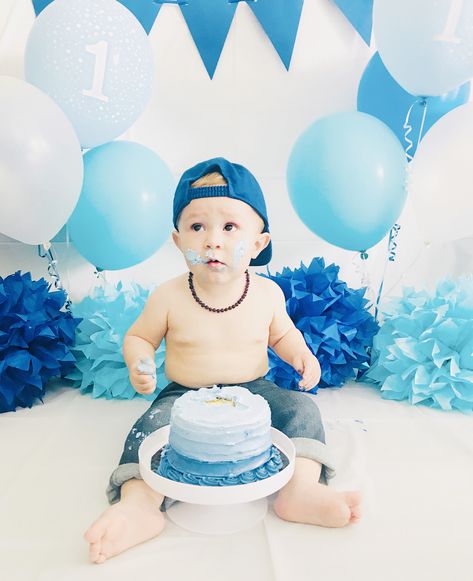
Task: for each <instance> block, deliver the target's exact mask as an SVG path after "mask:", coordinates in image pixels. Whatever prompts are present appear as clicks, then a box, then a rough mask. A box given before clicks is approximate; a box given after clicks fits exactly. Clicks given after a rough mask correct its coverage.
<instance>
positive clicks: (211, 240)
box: [205, 234, 221, 250]
mask: <svg viewBox="0 0 473 581" xmlns="http://www.w3.org/2000/svg"><path fill="white" fill-rule="evenodd" d="M205 247H206V248H208V249H209V250H212V249H215V248H220V247H221V240H220V239H219V237H218V235H216V234H211V235H210V236H209V237H208V238H207V241H206V244H205Z"/></svg>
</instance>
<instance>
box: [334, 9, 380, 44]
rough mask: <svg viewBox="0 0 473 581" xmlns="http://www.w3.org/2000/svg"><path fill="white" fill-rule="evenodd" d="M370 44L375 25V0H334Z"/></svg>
mask: <svg viewBox="0 0 473 581" xmlns="http://www.w3.org/2000/svg"><path fill="white" fill-rule="evenodd" d="M334 2H335V4H336V5H337V6H338V7H339V8H340V10H341V11H342V12H343V14H345V16H346V17H347V18H348V20H349V21H350V22H351V23H352V25H353V26H354V27H355V28H356V30H357V31H358V33H359V35H360V36H361V38H362V39H363V40H364V41H365V42H366V44H367V45H368V46H369V45H370V42H371V29H372V27H373V0H334Z"/></svg>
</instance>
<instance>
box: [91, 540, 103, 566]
mask: <svg viewBox="0 0 473 581" xmlns="http://www.w3.org/2000/svg"><path fill="white" fill-rule="evenodd" d="M101 546H102V542H101V541H98V542H97V543H90V545H89V559H90V561H91V562H92V563H97V562H98V561H97V559H98V558H99V556H100V550H101Z"/></svg>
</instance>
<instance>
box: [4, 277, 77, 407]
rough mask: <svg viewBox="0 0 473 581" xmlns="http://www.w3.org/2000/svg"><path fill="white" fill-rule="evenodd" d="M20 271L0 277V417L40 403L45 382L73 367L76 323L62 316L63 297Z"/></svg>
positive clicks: (41, 280) (58, 292) (41, 281)
mask: <svg viewBox="0 0 473 581" xmlns="http://www.w3.org/2000/svg"><path fill="white" fill-rule="evenodd" d="M49 288H50V287H49V285H48V283H47V282H46V281H45V280H44V278H41V279H40V280H36V281H34V280H31V273H29V272H27V273H25V274H21V273H20V271H18V272H16V273H15V274H11V275H9V276H7V277H6V278H2V277H0V412H7V411H14V410H15V409H16V408H17V407H31V406H32V405H33V403H34V401H35V400H36V399H39V400H41V401H42V396H43V395H44V393H45V384H46V382H47V381H48V379H50V378H52V377H57V376H64V375H65V374H66V373H67V372H68V371H69V370H70V369H72V368H73V366H74V357H73V355H72V353H71V350H70V347H71V346H72V345H73V344H74V338H75V329H76V326H77V325H78V323H79V319H75V318H74V317H73V316H72V315H71V313H68V312H66V311H62V310H61V309H62V307H63V306H64V304H65V302H66V298H67V297H66V293H65V292H64V291H62V290H58V291H53V292H50V290H49Z"/></svg>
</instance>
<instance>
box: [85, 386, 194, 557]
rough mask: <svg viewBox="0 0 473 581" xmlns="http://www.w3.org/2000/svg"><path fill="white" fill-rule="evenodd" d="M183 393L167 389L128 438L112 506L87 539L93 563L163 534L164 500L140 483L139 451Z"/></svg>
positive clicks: (111, 488) (109, 491) (116, 473)
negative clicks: (162, 510) (162, 506)
mask: <svg viewBox="0 0 473 581" xmlns="http://www.w3.org/2000/svg"><path fill="white" fill-rule="evenodd" d="M184 391H185V388H182V387H180V386H177V384H170V385H169V386H168V387H166V388H165V389H164V390H163V391H162V392H161V394H160V395H159V396H158V398H156V400H155V401H154V402H153V403H152V405H151V407H150V408H149V409H148V411H147V412H146V413H145V414H143V416H141V418H140V419H139V420H138V421H137V422H136V423H135V425H134V426H133V428H132V429H131V431H130V433H129V434H128V437H127V439H126V442H125V446H124V450H123V454H122V456H121V458H120V463H119V466H118V467H117V469H116V470H114V472H113V474H112V476H111V478H110V485H109V487H108V489H107V496H108V499H109V502H110V503H111V504H112V506H111V507H110V508H108V509H107V510H106V511H105V512H103V513H102V514H101V515H100V517H99V518H98V519H97V520H96V521H95V522H94V523H93V524H92V526H90V527H89V529H88V530H87V532H86V533H85V535H84V537H85V540H86V541H87V542H88V543H89V556H90V560H91V561H93V562H95V563H103V562H104V561H105V560H106V559H108V558H110V557H113V556H114V555H117V554H118V553H121V552H122V551H125V550H126V549H129V548H130V547H133V546H135V545H137V544H139V543H142V542H143V541H146V540H148V539H151V538H153V537H155V536H157V535H159V533H160V532H161V531H162V530H163V528H164V523H165V521H164V516H163V513H162V512H161V511H160V506H161V504H162V502H163V496H162V495H161V494H159V493H157V492H155V491H154V490H152V489H151V488H150V487H149V486H148V485H147V484H146V483H145V482H144V481H143V480H141V477H140V471H139V459H138V449H139V446H140V444H141V442H142V441H143V439H144V438H145V437H146V436H148V435H149V434H150V433H152V432H154V431H156V430H157V429H159V428H161V427H162V426H165V425H167V424H168V423H169V418H170V414H171V408H172V405H173V403H174V401H175V400H176V398H177V397H179V396H180V395H182V394H183V393H184Z"/></svg>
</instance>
